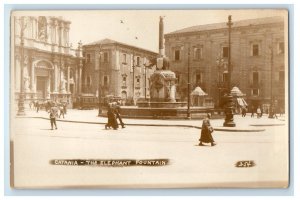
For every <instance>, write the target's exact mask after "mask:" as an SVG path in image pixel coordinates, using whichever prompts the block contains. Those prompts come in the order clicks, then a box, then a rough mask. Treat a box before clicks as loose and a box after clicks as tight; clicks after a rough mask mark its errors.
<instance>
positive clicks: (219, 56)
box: [216, 54, 224, 108]
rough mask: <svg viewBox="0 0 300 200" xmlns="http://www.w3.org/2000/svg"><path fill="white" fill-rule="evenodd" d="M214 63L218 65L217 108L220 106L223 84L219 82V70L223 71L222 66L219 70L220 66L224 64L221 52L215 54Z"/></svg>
mask: <svg viewBox="0 0 300 200" xmlns="http://www.w3.org/2000/svg"><path fill="white" fill-rule="evenodd" d="M216 64H217V66H218V79H217V81H218V90H219V108H220V107H221V90H222V88H223V87H224V86H223V81H222V82H221V80H220V72H221V71H222V72H223V73H224V68H222V70H221V67H223V66H224V59H223V58H222V57H221V54H219V55H218V56H217V59H216Z"/></svg>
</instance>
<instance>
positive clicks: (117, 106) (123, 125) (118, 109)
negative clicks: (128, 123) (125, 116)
mask: <svg viewBox="0 0 300 200" xmlns="http://www.w3.org/2000/svg"><path fill="white" fill-rule="evenodd" d="M114 111H115V114H116V118H118V119H119V122H120V124H121V126H122V128H125V124H124V123H123V121H122V118H121V115H120V112H121V107H120V105H116V106H115V109H114Z"/></svg>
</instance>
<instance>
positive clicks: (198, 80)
mask: <svg viewBox="0 0 300 200" xmlns="http://www.w3.org/2000/svg"><path fill="white" fill-rule="evenodd" d="M200 83H202V76H201V73H200V74H196V84H200Z"/></svg>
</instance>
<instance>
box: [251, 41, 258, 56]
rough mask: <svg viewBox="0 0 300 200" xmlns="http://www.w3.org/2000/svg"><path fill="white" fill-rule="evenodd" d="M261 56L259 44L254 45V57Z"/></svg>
mask: <svg viewBox="0 0 300 200" xmlns="http://www.w3.org/2000/svg"><path fill="white" fill-rule="evenodd" d="M258 55H259V46H258V44H253V45H252V56H258Z"/></svg>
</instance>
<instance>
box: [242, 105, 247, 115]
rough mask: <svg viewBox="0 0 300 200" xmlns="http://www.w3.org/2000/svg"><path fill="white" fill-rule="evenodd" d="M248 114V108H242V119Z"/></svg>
mask: <svg viewBox="0 0 300 200" xmlns="http://www.w3.org/2000/svg"><path fill="white" fill-rule="evenodd" d="M246 113H247V108H246V107H242V117H246Z"/></svg>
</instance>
